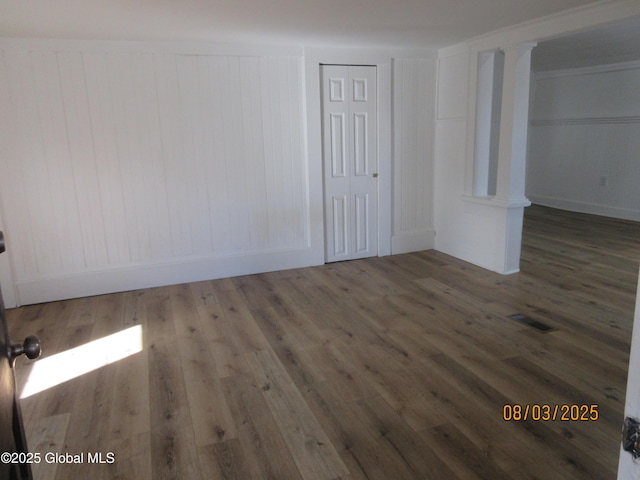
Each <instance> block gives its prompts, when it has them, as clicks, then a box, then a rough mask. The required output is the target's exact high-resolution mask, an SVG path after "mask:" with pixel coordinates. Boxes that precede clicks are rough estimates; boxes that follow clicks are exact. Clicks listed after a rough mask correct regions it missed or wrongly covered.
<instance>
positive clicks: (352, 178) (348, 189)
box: [322, 65, 378, 262]
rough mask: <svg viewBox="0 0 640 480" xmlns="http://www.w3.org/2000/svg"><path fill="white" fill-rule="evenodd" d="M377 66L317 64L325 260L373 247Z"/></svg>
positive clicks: (359, 254) (363, 253) (368, 252)
mask: <svg viewBox="0 0 640 480" xmlns="http://www.w3.org/2000/svg"><path fill="white" fill-rule="evenodd" d="M376 97H377V85H376V67H364V66H347V65H324V66H323V67H322V129H323V161H324V211H325V232H326V239H325V245H326V247H325V248H326V261H327V262H336V261H340V260H352V259H356V258H364V257H371V256H375V255H377V253H378V237H377V236H378V208H377V207H378V205H377V201H378V190H377V189H378V186H377V168H378V167H377V165H378V158H377V138H376V133H377V115H376V113H377V106H376Z"/></svg>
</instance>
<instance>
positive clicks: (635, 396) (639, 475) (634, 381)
mask: <svg viewBox="0 0 640 480" xmlns="http://www.w3.org/2000/svg"><path fill="white" fill-rule="evenodd" d="M624 416H625V418H626V417H633V418H635V419H640V281H639V282H638V293H637V295H636V309H635V315H634V317H633V331H632V334H631V355H630V358H629V373H628V375H627V394H626V399H625V406H624ZM621 427H622V426H621ZM632 479H640V459H638V460H635V461H634V460H633V457H632V455H631V453H628V452H625V451H624V450H622V449H620V461H619V463H618V480H632Z"/></svg>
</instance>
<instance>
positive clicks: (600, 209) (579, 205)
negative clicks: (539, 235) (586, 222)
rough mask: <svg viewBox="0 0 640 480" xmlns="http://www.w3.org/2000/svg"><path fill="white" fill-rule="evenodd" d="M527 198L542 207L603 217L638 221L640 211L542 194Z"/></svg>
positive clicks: (639, 220) (531, 195)
mask: <svg viewBox="0 0 640 480" xmlns="http://www.w3.org/2000/svg"><path fill="white" fill-rule="evenodd" d="M527 197H528V198H529V200H531V202H532V203H535V204H537V205H542V206H544V207H552V208H559V209H562V210H569V211H571V212H578V213H588V214H591V215H601V216H604V217H612V218H620V219H622V220H633V221H636V222H640V211H639V210H631V209H625V208H621V207H613V206H609V205H598V204H595V203H587V202H578V201H575V200H567V199H563V198H554V197H545V196H542V195H534V194H527Z"/></svg>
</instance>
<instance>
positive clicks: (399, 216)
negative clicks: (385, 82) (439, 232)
mask: <svg viewBox="0 0 640 480" xmlns="http://www.w3.org/2000/svg"><path fill="white" fill-rule="evenodd" d="M435 74H436V63H435V61H434V59H431V58H429V59H394V61H393V139H394V142H393V159H394V162H393V188H394V192H397V194H396V195H395V196H394V199H395V200H396V201H395V202H394V206H393V237H392V244H391V251H392V253H405V252H411V251H416V250H425V249H430V248H433V246H434V243H435V230H434V228H433V168H434V162H433V157H434V136H435V80H436V76H435Z"/></svg>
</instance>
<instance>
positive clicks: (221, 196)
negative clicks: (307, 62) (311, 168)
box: [0, 47, 309, 303]
mask: <svg viewBox="0 0 640 480" xmlns="http://www.w3.org/2000/svg"><path fill="white" fill-rule="evenodd" d="M0 59H1V62H0V81H2V85H3V88H2V89H1V90H0V122H1V123H0V125H1V128H0V139H1V141H2V144H3V151H2V153H1V154H0V167H1V168H2V176H0V196H1V198H0V201H1V203H2V208H3V212H4V213H5V218H4V228H5V230H6V234H7V238H8V239H11V242H12V245H11V255H12V257H11V258H12V264H13V265H14V269H13V270H15V271H14V272H13V274H14V275H13V277H14V282H15V284H16V287H17V291H18V293H19V297H20V299H21V301H22V302H23V303H32V302H36V301H46V300H52V299H56V298H65V297H72V296H79V295H89V294H97V293H105V292H108V291H116V290H122V289H128V288H137V287H144V286H151V285H161V284H168V283H177V282H180V281H188V280H197V279H203V278H216V277H219V276H225V275H234V274H241V273H248V272H256V271H265V270H268V269H275V268H286V267H287V265H290V266H298V265H303V264H305V263H307V262H308V260H306V258H307V257H308V252H309V244H308V243H309V232H308V228H309V225H308V208H309V205H308V193H307V192H308V185H306V182H307V180H308V179H307V178H306V173H305V172H306V171H307V170H306V169H307V167H306V155H305V152H304V145H303V144H304V137H303V133H302V132H303V129H304V118H303V106H302V102H303V98H302V71H301V59H300V58H299V57H289V56H281V57H278V56H263V57H260V56H234V55H187V54H175V53H166V52H160V51H159V52H155V53H153V52H151V53H141V52H133V51H132V52H127V51H121V50H118V51H109V50H105V51H103V50H100V49H90V50H89V49H88V50H87V51H78V50H74V51H66V50H64V49H63V48H60V49H57V50H55V49H46V48H40V49H33V50H29V49H18V48H10V47H6V48H5V49H4V50H3V51H2V57H1V58H0Z"/></svg>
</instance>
